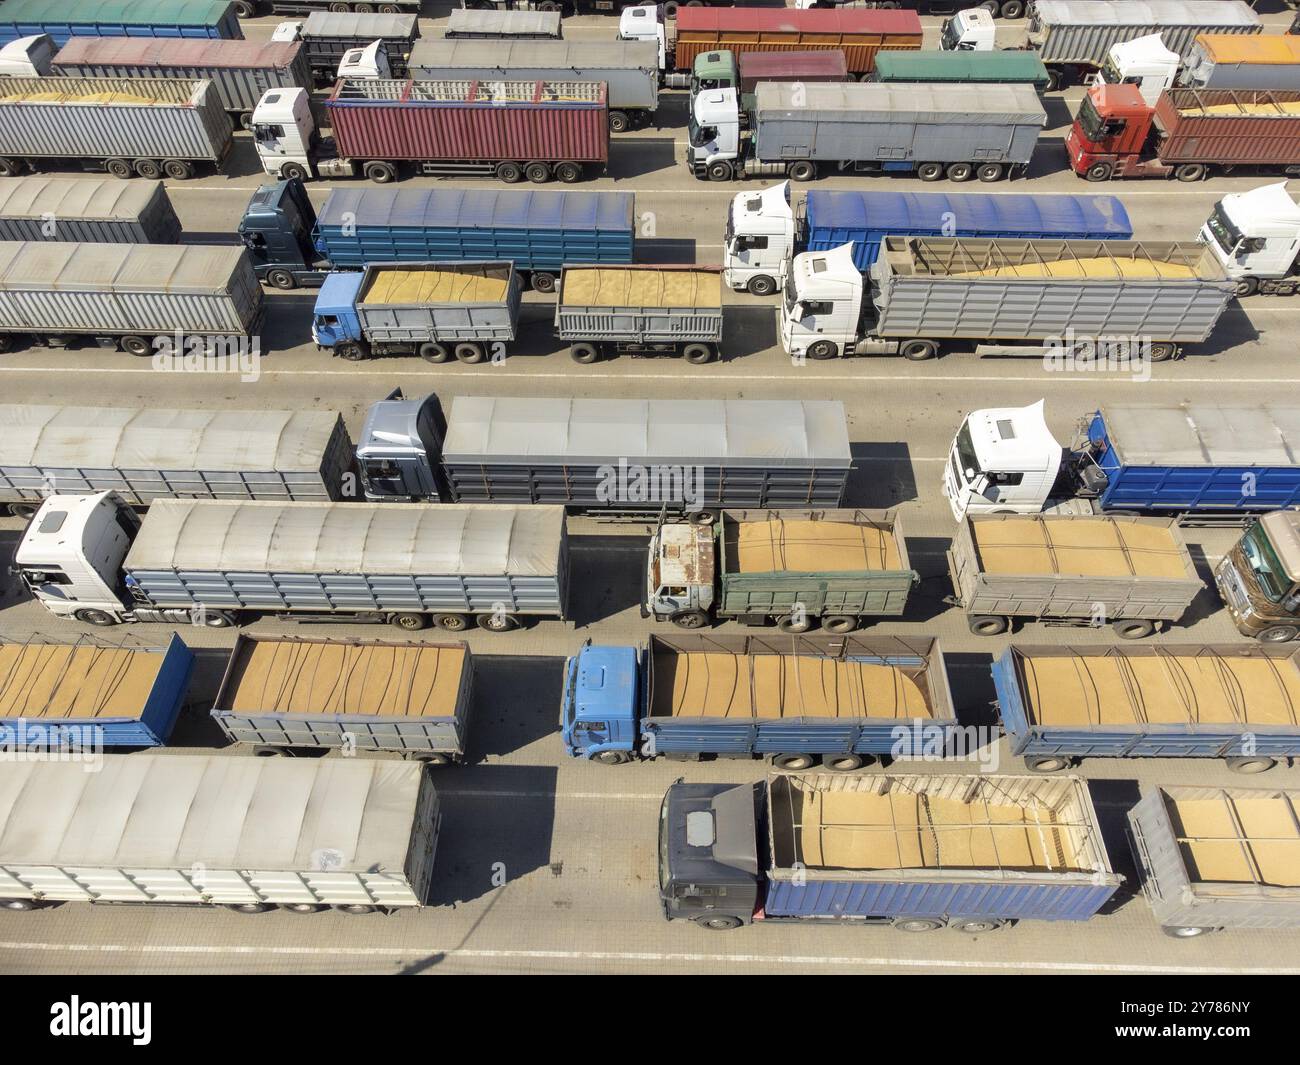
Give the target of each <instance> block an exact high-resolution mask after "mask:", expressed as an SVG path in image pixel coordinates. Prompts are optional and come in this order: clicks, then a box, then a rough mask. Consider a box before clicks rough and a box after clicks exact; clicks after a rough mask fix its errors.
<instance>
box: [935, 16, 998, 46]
mask: <svg viewBox="0 0 1300 1065" xmlns="http://www.w3.org/2000/svg"><path fill="white" fill-rule="evenodd" d="M997 33H998V28H997V24H996V23H995V22H994V21H993V13H992V12H990V11H987V10H985V9H984V8H982V7H970V8H966V9H965V10H964V11H958V12H957V13H956V14H954V15H953V16H952V17H951V18H946V19H944V20H943V27H942V29H941V31H940V34H939V47H940V48H941V49H942V50H943V51H945V52H991V51H993V50H994V49H995V48H997Z"/></svg>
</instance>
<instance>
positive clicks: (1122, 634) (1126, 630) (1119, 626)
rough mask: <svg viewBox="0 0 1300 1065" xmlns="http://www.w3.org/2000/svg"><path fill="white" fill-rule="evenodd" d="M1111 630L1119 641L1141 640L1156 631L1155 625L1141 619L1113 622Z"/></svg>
mask: <svg viewBox="0 0 1300 1065" xmlns="http://www.w3.org/2000/svg"><path fill="white" fill-rule="evenodd" d="M1111 628H1112V629H1114V630H1115V635H1116V636H1118V637H1119V638H1120V639H1121V640H1143V639H1146V637H1148V636H1150V635H1151V634H1152V633H1153V632H1155V631H1156V623H1155V622H1154V621H1147V620H1145V619H1143V618H1129V619H1128V620H1126V621H1117V622H1115V623H1114V624H1113V625H1112V626H1111Z"/></svg>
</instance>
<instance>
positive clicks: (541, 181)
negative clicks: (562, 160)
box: [524, 162, 551, 185]
mask: <svg viewBox="0 0 1300 1065" xmlns="http://www.w3.org/2000/svg"><path fill="white" fill-rule="evenodd" d="M524 177H526V178H527V179H528V180H529V181H531V182H532V183H533V184H534V185H545V184H546V183H547V182H548V181H550V180H551V164H550V163H542V162H534V163H529V164H528V165H527V166H526V167H524Z"/></svg>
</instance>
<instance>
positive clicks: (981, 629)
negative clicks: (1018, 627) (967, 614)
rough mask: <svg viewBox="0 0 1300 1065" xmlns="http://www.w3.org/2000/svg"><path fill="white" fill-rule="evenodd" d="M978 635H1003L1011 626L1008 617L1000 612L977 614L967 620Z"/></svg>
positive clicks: (972, 630) (971, 629)
mask: <svg viewBox="0 0 1300 1065" xmlns="http://www.w3.org/2000/svg"><path fill="white" fill-rule="evenodd" d="M966 624H967V626H969V628H970V631H971V632H973V633H974V634H975V635H976V636H1001V635H1002V634H1003V633H1004V632H1006V631H1007V629H1009V628H1010V627H1011V623H1010V622H1009V621H1007V619H1006V618H1004V617H1001V616H1000V615H998V614H976V615H974V616H973V617H971V618H968V619H967V621H966Z"/></svg>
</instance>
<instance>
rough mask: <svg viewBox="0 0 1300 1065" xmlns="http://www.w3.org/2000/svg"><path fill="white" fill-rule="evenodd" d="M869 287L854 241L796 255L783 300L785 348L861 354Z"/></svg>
mask: <svg viewBox="0 0 1300 1065" xmlns="http://www.w3.org/2000/svg"><path fill="white" fill-rule="evenodd" d="M864 289H865V286H864V284H863V278H862V273H861V271H860V270H858V268H857V265H856V264H855V263H854V262H853V245H852V244H841V245H840V246H839V247H838V248H832V249H831V250H830V251H806V252H803V253H802V254H800V255H796V256H795V257H794V258H793V259H792V260H791V261H790V269H789V271H788V272H787V276H786V280H785V299H784V300H782V301H781V318H780V334H781V347H782V348H783V349H784V350H785V351H786V353H787V354H789V355H791V356H792V357H795V358H803V357H807V358H810V359H833V358H835V357H837V356H839V355H851V354H855V349H856V347H857V345H858V341H859V340H860V339H862V332H863V331H862V330H861V328H860V323H861V320H862V300H863V295H864Z"/></svg>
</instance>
